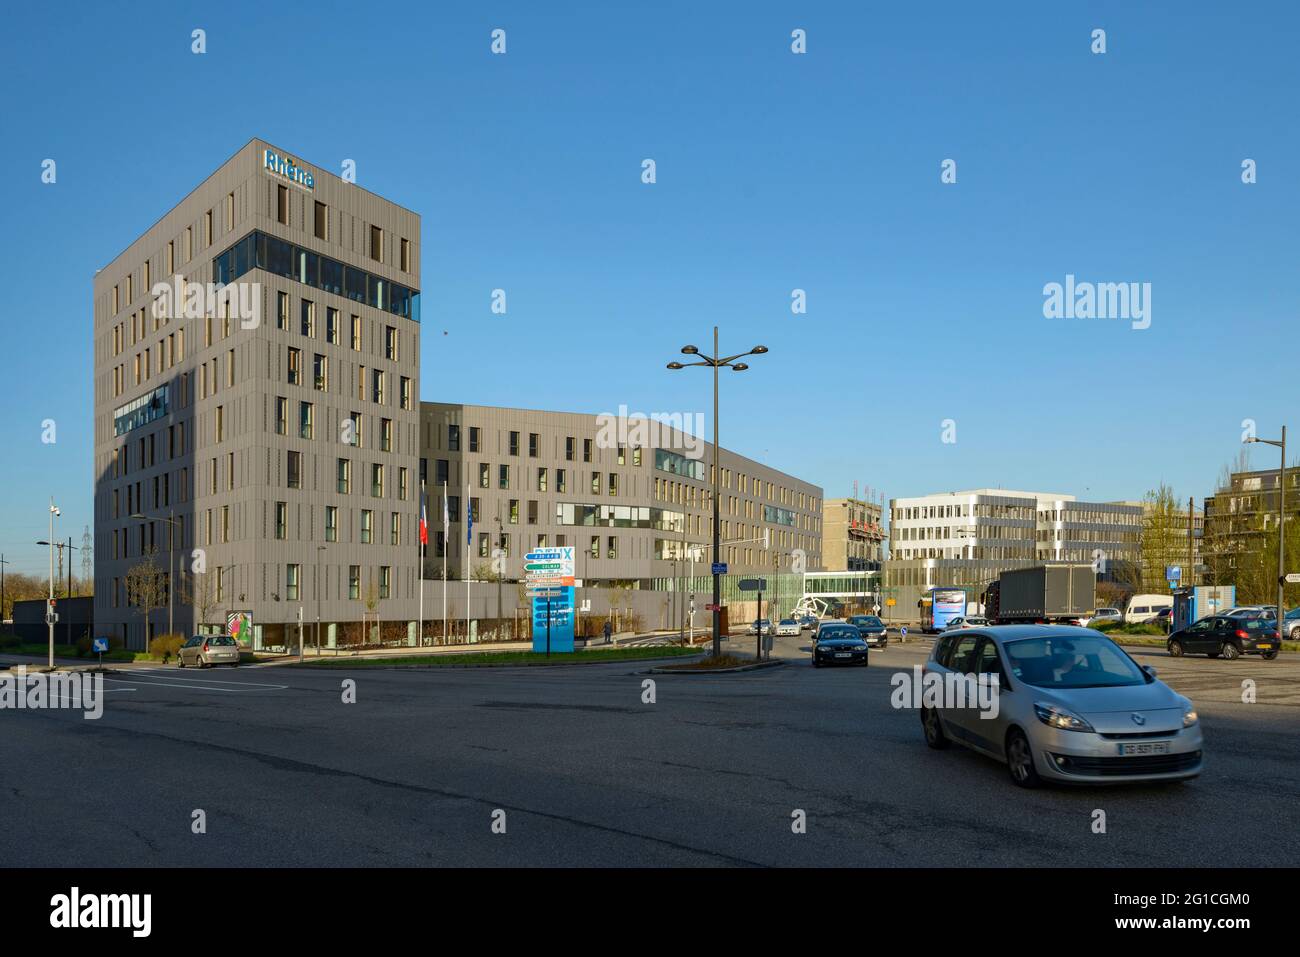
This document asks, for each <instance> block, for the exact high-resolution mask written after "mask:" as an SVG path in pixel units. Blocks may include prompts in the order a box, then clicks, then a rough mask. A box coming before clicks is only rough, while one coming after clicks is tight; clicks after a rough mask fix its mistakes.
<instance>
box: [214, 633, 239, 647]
mask: <svg viewBox="0 0 1300 957" xmlns="http://www.w3.org/2000/svg"><path fill="white" fill-rule="evenodd" d="M234 643H235V639H234V638H231V637H230V636H229V635H217V636H216V637H215V638H209V639H208V644H210V645H223V646H224V645H233V644H234Z"/></svg>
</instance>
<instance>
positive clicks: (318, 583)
mask: <svg viewBox="0 0 1300 957" xmlns="http://www.w3.org/2000/svg"><path fill="white" fill-rule="evenodd" d="M323 551H325V546H324V545H317V546H316V657H317V658H319V657H320V588H321V575H320V553H321V552H323ZM298 657H299V658H300V659H301V658H302V641H301V640H299V642H298Z"/></svg>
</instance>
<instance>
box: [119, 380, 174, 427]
mask: <svg viewBox="0 0 1300 957" xmlns="http://www.w3.org/2000/svg"><path fill="white" fill-rule="evenodd" d="M169 388H170V387H169V386H165V385H160V386H159V387H158V388H156V389H154V390H153V391H152V392H149V393H146V394H145V395H142V396H140V398H138V399H135V400H134V401H132V402H128V403H127V404H126V405H121V406H118V407H117V408H116V409H114V410H113V434H114V435H125V434H126V433H128V432H130V431H131V430H132V429H137V428H139V427H140V426H142V425H148V424H149V423H150V422H152V421H153V420H154V419H161V418H162V417H163V416H164V415H166V414H167V411H168V405H169V403H168V394H169Z"/></svg>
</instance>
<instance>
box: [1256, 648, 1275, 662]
mask: <svg viewBox="0 0 1300 957" xmlns="http://www.w3.org/2000/svg"><path fill="white" fill-rule="evenodd" d="M1259 656H1260V657H1261V658H1263V659H1264V660H1265V661H1272V660H1273V659H1274V658H1276V657H1277V649H1276V648H1274V649H1273V650H1272V651H1261V652H1260V653H1259Z"/></svg>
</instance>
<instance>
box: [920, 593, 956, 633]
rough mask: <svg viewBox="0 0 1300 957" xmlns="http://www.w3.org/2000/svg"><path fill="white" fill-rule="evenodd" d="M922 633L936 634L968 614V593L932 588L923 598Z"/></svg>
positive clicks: (921, 604) (921, 603)
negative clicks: (953, 620)
mask: <svg viewBox="0 0 1300 957" xmlns="http://www.w3.org/2000/svg"><path fill="white" fill-rule="evenodd" d="M920 606H921V631H922V632H923V633H924V634H935V633H938V632H940V631H943V630H944V629H946V628H947V627H948V622H950V621H951V620H952V619H954V618H958V617H964V616H965V614H966V592H964V591H963V590H962V589H960V588H931V589H930V590H929V591H928V592H926V593H925V594H924V595H922V596H921V601H920Z"/></svg>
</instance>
